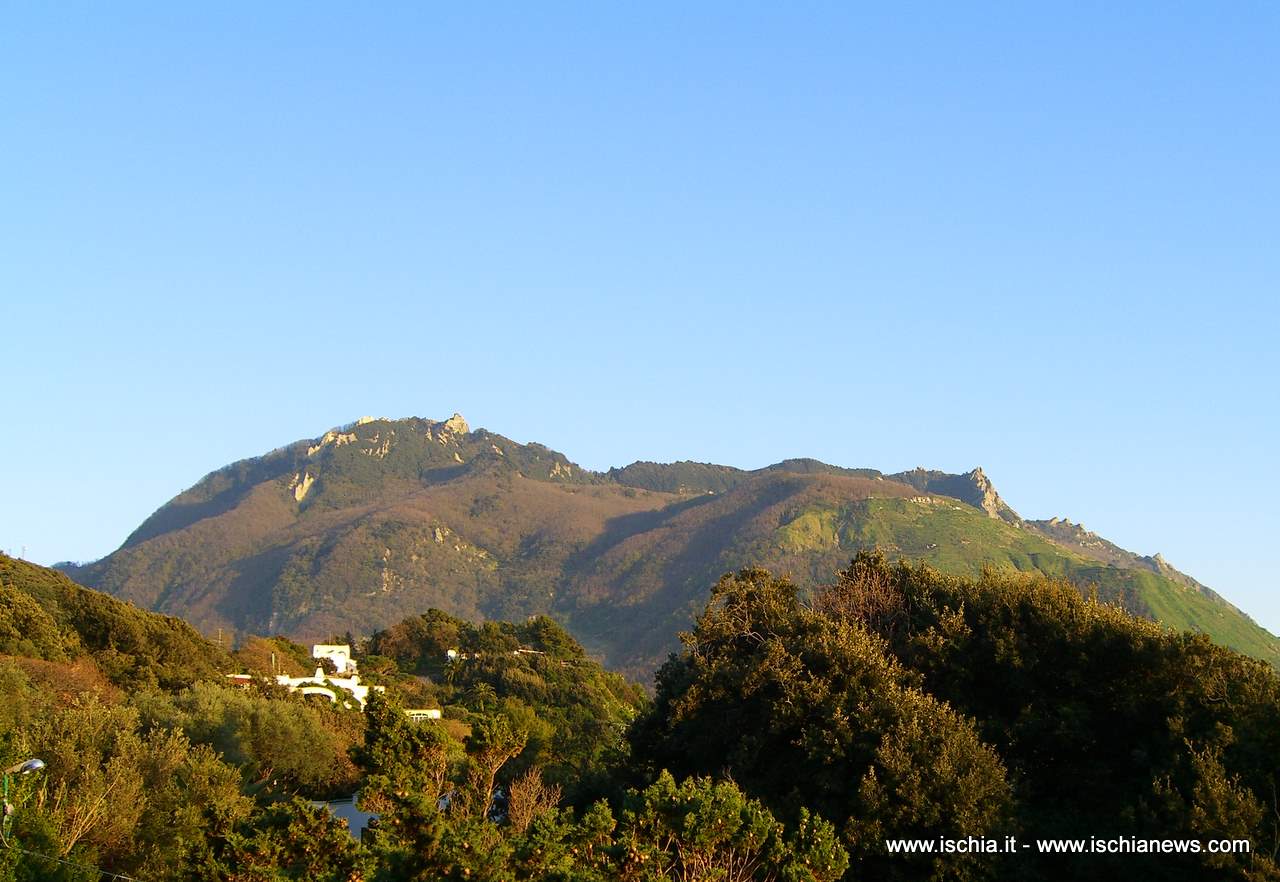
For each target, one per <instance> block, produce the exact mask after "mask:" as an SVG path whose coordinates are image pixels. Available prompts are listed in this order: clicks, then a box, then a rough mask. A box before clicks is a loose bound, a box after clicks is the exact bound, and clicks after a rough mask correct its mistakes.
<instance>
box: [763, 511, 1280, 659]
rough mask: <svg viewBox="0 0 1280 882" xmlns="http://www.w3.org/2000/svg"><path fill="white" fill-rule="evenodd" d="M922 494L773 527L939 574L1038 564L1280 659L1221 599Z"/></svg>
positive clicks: (815, 543)
mask: <svg viewBox="0 0 1280 882" xmlns="http://www.w3.org/2000/svg"><path fill="white" fill-rule="evenodd" d="M928 498H930V499H931V500H933V501H931V502H919V501H912V500H910V499H869V500H866V501H863V502H859V503H854V504H851V505H848V506H845V507H842V508H823V507H814V508H812V509H809V510H806V511H804V512H802V513H800V514H799V515H797V517H795V518H794V519H793V520H791V521H789V522H788V523H786V524H784V525H782V526H780V527H779V528H778V531H777V540H778V544H779V545H780V546H781V547H782V548H784V549H788V550H790V551H793V552H794V551H799V550H805V551H810V552H820V553H830V552H832V551H833V550H836V549H838V551H839V555H840V556H841V557H848V556H849V554H851V553H856V552H857V551H860V550H863V549H870V548H876V547H879V548H881V549H882V550H884V551H885V552H886V553H887V554H889V555H891V556H901V557H905V558H908V559H910V560H913V561H920V562H924V563H928V564H930V565H931V566H934V567H937V568H938V569H940V570H943V571H944V572H950V573H957V574H963V575H970V576H976V575H978V574H979V573H980V572H981V570H982V568H983V567H984V566H996V567H1009V568H1012V569H1016V570H1019V571H1022V572H1041V573H1044V574H1046V575H1049V576H1054V577H1057V578H1062V579H1066V580H1068V581H1070V582H1071V583H1073V584H1074V585H1076V586H1078V587H1079V588H1081V589H1083V590H1086V591H1087V590H1090V589H1092V588H1096V590H1097V591H1098V593H1099V596H1100V597H1102V598H1103V599H1107V600H1113V601H1116V602H1118V603H1120V604H1121V605H1122V606H1124V607H1125V608H1126V609H1128V610H1130V611H1131V612H1136V613H1139V614H1142V615H1146V616H1148V617H1150V618H1153V619H1155V620H1156V621H1158V622H1161V623H1163V624H1165V625H1167V626H1169V627H1171V628H1175V629H1178V630H1188V631H1202V632H1204V633H1205V634H1207V635H1208V636H1209V637H1210V638H1212V639H1213V640H1215V641H1216V642H1218V643H1221V644H1223V645H1224V646H1229V647H1231V648H1233V649H1237V650H1239V651H1241V652H1244V653H1248V654H1249V655H1253V656H1256V657H1258V658H1262V659H1265V660H1267V661H1269V662H1271V663H1272V664H1277V665H1280V644H1278V642H1277V640H1276V638H1275V637H1274V636H1273V635H1271V634H1269V633H1268V632H1267V631H1265V630H1264V629H1263V628H1261V627H1259V626H1258V625H1257V624H1256V623H1254V622H1253V621H1252V620H1251V619H1249V618H1248V617H1247V616H1245V615H1244V614H1243V613H1241V612H1240V611H1239V610H1238V609H1236V608H1235V607H1233V606H1231V605H1230V604H1229V603H1226V602H1225V601H1222V600H1220V599H1217V598H1216V597H1215V596H1213V595H1210V594H1206V593H1205V592H1201V591H1197V590H1195V589H1194V588H1191V587H1189V586H1187V585H1185V584H1181V583H1180V582H1177V581H1174V580H1173V579H1170V578H1168V577H1166V576H1163V575H1159V574H1157V573H1153V572H1148V571H1145V570H1141V569H1134V568H1127V569H1122V568H1119V567H1116V566H1108V565H1105V564H1101V563H1100V562H1098V561H1096V560H1092V559H1090V558H1088V557H1086V556H1084V555H1082V554H1079V553H1076V552H1073V551H1071V550H1069V549H1067V548H1064V547H1062V546H1060V545H1057V544H1055V543H1053V542H1050V541H1048V540H1046V539H1044V538H1042V537H1041V536H1039V535H1037V534H1035V533H1033V532H1030V531H1028V530H1024V529H1019V528H1017V527H1015V526H1012V525H1010V524H1007V523H1005V522H1003V521H1000V520H996V519H994V518H990V517H987V516H985V515H984V514H983V513H982V512H980V511H978V510H977V509H975V508H973V507H971V506H969V505H966V504H964V503H962V502H959V501H957V500H953V499H949V498H946V497H928Z"/></svg>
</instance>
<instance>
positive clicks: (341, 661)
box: [311, 643, 356, 674]
mask: <svg viewBox="0 0 1280 882" xmlns="http://www.w3.org/2000/svg"><path fill="white" fill-rule="evenodd" d="M311 657H312V658H314V659H315V660H316V661H319V660H320V659H322V658H327V659H329V661H331V662H333V669H334V671H335V672H336V673H339V674H354V673H355V672H356V663H355V659H353V658H352V657H351V646H350V645H349V644H346V643H317V644H315V645H314V646H312V647H311Z"/></svg>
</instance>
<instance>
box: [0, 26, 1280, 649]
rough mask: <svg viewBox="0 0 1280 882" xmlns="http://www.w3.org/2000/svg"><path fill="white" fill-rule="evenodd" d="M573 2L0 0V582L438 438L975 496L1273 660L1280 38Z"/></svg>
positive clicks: (597, 460) (1278, 599)
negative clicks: (232, 496)
mask: <svg viewBox="0 0 1280 882" xmlns="http://www.w3.org/2000/svg"><path fill="white" fill-rule="evenodd" d="M1033 5H1034V6H1035V9H1034V10H1032V9H1031V8H1030V7H1031V6H1033ZM604 6H605V5H604V4H581V5H576V6H569V5H565V6H559V5H550V4H511V5H508V6H504V5H488V6H486V8H485V9H484V10H483V11H476V10H470V9H462V8H457V7H456V5H455V6H452V7H449V8H431V7H428V6H427V5H425V4H406V5H403V6H396V5H393V4H381V5H379V7H378V8H376V9H355V8H353V7H350V6H342V5H339V4H332V3H310V4H300V3H299V4H287V3H280V4H250V3H219V4H205V6H204V8H203V9H201V8H197V7H196V5H195V4H159V3H157V4H153V5H151V6H141V5H127V4H111V6H110V8H107V7H104V6H103V5H102V4H96V5H84V6H79V7H77V6H75V5H69V4H60V5H59V6H58V7H56V8H55V7H52V6H48V5H38V4H27V5H23V6H16V5H15V6H11V7H10V8H8V9H7V11H6V22H5V25H4V27H3V28H2V29H0V108H2V111H0V159H2V160H3V161H2V163H0V317H2V318H3V325H2V327H3V337H2V339H3V341H4V345H3V347H2V348H0V356H2V357H3V364H4V368H3V371H2V372H0V377H2V383H3V385H2V387H0V388H2V390H3V395H4V400H5V404H6V412H7V414H8V415H9V418H8V419H7V420H6V426H5V430H4V431H3V432H2V433H0V548H5V549H11V550H12V551H14V552H20V551H21V550H22V549H23V548H24V547H25V549H26V554H27V556H28V557H29V558H30V559H33V560H36V561H38V562H43V563H49V562H53V561H56V560H61V559H77V560H85V559H91V558H95V557H98V556H101V555H103V554H105V553H107V552H109V551H111V550H112V549H113V548H115V547H116V546H117V545H119V543H120V542H121V541H122V540H123V539H124V537H125V536H126V535H127V534H128V533H129V532H130V530H132V529H133V527H135V526H136V525H137V524H138V523H139V522H140V521H141V520H142V519H143V518H144V517H146V515H148V514H149V513H150V512H151V511H153V510H154V509H155V508H157V507H158V506H160V505H161V504H162V503H164V502H165V501H166V500H167V499H168V498H170V497H171V496H173V495H174V494H175V493H177V492H178V491H180V490H182V489H183V488H185V487H187V486H190V485H191V484H193V483H194V482H195V481H197V480H198V479H199V478H200V477H201V476H202V475H204V474H205V473H206V472H208V471H210V470H212V469H214V468H217V467H219V466H221V465H223V464H225V463H227V462H230V461H232V460H235V459H238V458H243V457H246V456H252V455H256V454H259V453H262V452H264V451H266V450H268V449H270V448H273V447H276V446H278V445H280V444H284V443H287V442H290V441H293V440H296V439H298V438H304V437H314V436H316V435H319V434H321V433H322V432H323V431H324V430H325V429H327V428H329V427H331V426H333V425H336V424H339V423H344V422H347V421H349V420H352V419H354V418H355V417H357V416H360V415H363V414H374V415H385V416H408V415H421V416H428V417H434V418H438V419H443V418H444V417H447V416H448V415H449V414H450V413H452V412H453V411H455V410H457V411H461V412H462V413H463V414H464V415H466V417H467V418H468V419H469V420H470V422H471V424H472V425H473V426H485V427H487V428H490V429H492V430H494V431H497V432H501V433H503V434H506V435H509V436H511V437H513V438H516V439H517V440H522V441H523V440H537V441H540V442H543V443H546V444H548V445H550V446H552V447H555V448H557V449H560V450H563V451H564V452H566V453H567V454H568V455H569V456H570V457H571V458H573V459H575V460H576V461H578V462H580V463H582V464H583V465H586V466H589V467H592V468H606V467H608V466H610V465H622V464H625V463H628V462H631V461H633V460H635V459H655V460H671V459H695V460H709V461H715V462H722V463H728V464H732V465H738V466H744V467H756V466H761V465H764V464H767V463H769V462H773V461H776V460H779V459H783V458H785V457H789V456H814V457H818V458H821V459H824V460H826V461H829V462H833V463H838V464H841V465H848V466H872V467H876V468H880V469H884V470H886V471H892V470H898V469H903V468H910V467H913V466H916V465H925V466H927V467H934V468H942V469H947V470H951V471H960V470H967V469H970V468H972V467H973V466H975V465H982V466H983V467H984V468H985V470H986V471H987V473H988V474H989V475H990V476H991V477H992V479H993V480H994V481H995V483H996V486H997V487H998V488H999V489H1000V491H1001V493H1002V494H1003V495H1004V497H1005V498H1006V499H1007V500H1008V501H1009V502H1010V503H1011V504H1012V505H1013V506H1014V507H1015V508H1016V509H1018V510H1019V511H1020V512H1021V513H1022V514H1023V515H1024V516H1027V517H1049V516H1054V515H1057V516H1067V517H1070V518H1071V519H1073V520H1077V521H1083V522H1084V523H1085V525H1086V526H1088V527H1089V528H1091V529H1094V530H1096V531H1098V532H1099V533H1101V534H1102V535H1104V536H1106V537H1108V538H1110V539H1112V540H1113V541H1116V542H1118V543H1120V544H1121V545H1124V546H1126V547H1128V548H1131V549H1133V550H1136V551H1140V552H1143V553H1154V552H1156V551H1160V552H1163V553H1164V555H1165V556H1166V558H1168V559H1169V561H1170V562H1172V563H1173V564H1174V565H1175V566H1178V567H1180V568H1183V569H1185V570H1186V571H1188V572H1190V573H1191V574H1193V575H1195V576H1196V577H1197V578H1199V579H1201V580H1202V581H1204V582H1206V583H1207V584H1209V585H1211V586H1213V587H1214V588H1216V589H1218V590H1219V591H1221V592H1222V593H1224V594H1225V595H1226V596H1227V597H1229V598H1230V599H1232V600H1233V601H1234V602H1236V603H1237V604H1238V605H1240V606H1242V607H1243V608H1244V609H1245V610H1246V611H1247V612H1250V613H1251V614H1253V615H1254V616H1255V618H1257V619H1258V620H1259V621H1260V622H1261V623H1262V624H1264V625H1266V626H1267V627H1269V628H1271V629H1272V630H1273V631H1280V593H1278V592H1277V591H1276V590H1275V589H1276V587H1277V585H1276V582H1277V579H1276V575H1275V573H1276V561H1275V555H1274V537H1275V536H1276V534H1277V531H1278V530H1280V515H1277V506H1276V504H1275V502H1274V501H1273V499H1272V495H1273V494H1272V492H1271V487H1270V486H1269V482H1268V481H1267V479H1266V476H1267V475H1268V474H1269V473H1270V471H1271V468H1272V461H1273V459H1274V457H1275V453H1276V450H1277V447H1278V444H1277V442H1278V441H1280V431H1278V430H1280V418H1278V417H1277V412H1278V410H1280V408H1277V404H1280V402H1278V401H1277V397H1278V396H1277V391H1276V380H1277V378H1278V377H1280V356H1277V346H1276V341H1275V334H1276V330H1277V324H1278V322H1277V319H1278V318H1280V315H1278V310H1277V306H1276V304H1275V300H1276V294H1277V292H1278V291H1280V284H1278V282H1280V249H1277V247H1276V242H1277V240H1278V235H1277V234H1278V233H1280V218H1278V217H1277V213H1278V212H1280V208H1278V207H1280V160H1278V159H1277V157H1280V117H1278V115H1277V114H1276V113H1275V108H1276V106H1277V99H1278V98H1280V95H1278V94H1277V93H1278V87H1280V69H1278V68H1277V65H1276V64H1275V63H1274V58H1275V46H1276V40H1277V37H1278V36H1280V27H1278V26H1280V11H1278V10H1277V7H1275V6H1274V5H1266V4H1256V5H1251V4H1246V3H1239V4H1230V5H1229V6H1226V7H1224V6H1222V5H1219V4H1202V5H1199V6H1196V5H1189V4H1187V5H1174V4H1147V5H1144V4H1125V8H1124V9H1117V8H1116V5H1115V4H1101V3H1098V4H1088V3H1083V4H1082V3H1072V4H1062V5H1060V6H1057V7H1054V6H1051V5H1047V4H1025V5H1023V6H1022V8H1017V7H1011V6H1003V5H991V6H981V5H972V4H971V5H967V6H966V7H965V8H964V9H960V8H958V6H957V5H955V4H916V5H914V6H913V7H912V8H911V9H910V10H908V11H902V10H891V9H890V8H889V7H888V6H887V5H881V6H878V7H875V8H870V7H868V8H862V9H859V8H850V6H849V5H847V4H830V5H825V4H815V5H808V4H776V5H772V6H769V5H757V4H742V3H735V4H700V5H698V6H697V7H696V8H694V9H691V8H689V6H690V5H689V4H671V5H666V6H664V5H661V4H634V5H631V6H628V7H623V6H621V5H615V6H613V8H602V7H604Z"/></svg>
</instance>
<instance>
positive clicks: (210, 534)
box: [62, 414, 1280, 674]
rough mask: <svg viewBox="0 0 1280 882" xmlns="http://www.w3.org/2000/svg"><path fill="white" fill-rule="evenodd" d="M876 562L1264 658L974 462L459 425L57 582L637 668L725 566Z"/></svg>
mask: <svg viewBox="0 0 1280 882" xmlns="http://www.w3.org/2000/svg"><path fill="white" fill-rule="evenodd" d="M871 547H879V548H881V549H883V550H884V551H885V552H886V553H887V554H889V555H890V556H891V557H896V556H902V557H906V558H909V559H912V560H917V561H923V562H926V563H929V564H931V565H933V566H936V567H938V568H939V569H942V570H944V571H950V572H955V573H960V574H968V575H976V574H977V573H978V572H979V571H980V570H981V569H982V567H983V566H985V565H995V566H1004V567H1012V568H1015V569H1018V570H1025V571H1040V572H1043V573H1045V574H1048V575H1050V576H1054V577H1059V578H1062V579H1066V580H1069V581H1071V582H1072V583H1073V584H1075V585H1077V586H1078V587H1079V588H1080V589H1081V590H1083V591H1092V590H1096V591H1097V592H1098V594H1099V596H1101V597H1103V598H1107V599H1112V600H1115V601H1117V602H1119V603H1120V604H1122V605H1123V606H1124V607H1125V608H1127V609H1129V610H1130V611H1133V612H1136V613H1138V614H1141V615H1144V616H1147V617H1149V618H1154V619H1156V620H1158V621H1161V622H1163V623H1165V624H1167V625H1169V626H1171V627H1173V628H1178V629H1192V630H1199V631H1203V632H1205V633H1206V634H1208V635H1209V636H1210V637H1212V638H1213V639H1214V640H1217V641H1219V642H1221V643H1223V644H1225V645H1227V646H1231V647H1233V648H1236V649H1239V650H1241V651H1243V652H1246V653H1249V654H1252V655H1255V656H1257V657H1260V658H1263V659H1266V660H1268V661H1270V662H1272V663H1275V664H1280V641H1277V639H1276V638H1275V637H1273V636H1272V635H1271V634H1269V633H1267V632H1266V631H1264V630H1263V629H1262V628H1260V627H1259V626H1258V625H1256V624H1255V623H1254V622H1253V621H1252V620H1250V619H1249V618H1248V617H1247V616H1246V615H1244V614H1243V613H1242V612H1240V611H1239V610H1238V609H1236V608H1235V607H1233V606H1232V605H1231V604H1229V603H1228V602H1226V601H1225V600H1223V599H1222V598H1221V597H1219V596H1218V595H1216V594H1215V593H1214V592H1212V591H1210V590H1209V589H1207V588H1206V587H1205V586H1203V585H1201V584H1200V583H1199V582H1197V581H1195V580H1194V579H1192V578H1190V577H1189V576H1186V575H1184V574H1182V573H1179V572H1178V571H1177V570H1175V569H1173V568H1172V567H1170V566H1169V565H1168V564H1166V563H1165V562H1164V561H1163V560H1162V559H1161V558H1159V557H1158V556H1156V557H1150V558H1149V557H1142V556H1139V555H1137V554H1133V553H1131V552H1128V551H1125V550H1124V549H1121V548H1119V547H1118V546H1115V545H1114V544H1112V543H1110V542H1107V541H1106V540H1104V539H1101V538H1100V537H1097V536H1095V535H1094V534H1092V533H1089V532H1087V531H1085V530H1084V528H1083V527H1080V526H1079V525H1074V524H1071V523H1070V522H1069V521H1062V520H1058V519H1053V520H1048V521H1035V520H1025V519H1023V518H1022V517H1020V516H1019V515H1018V514H1017V512H1015V511H1014V510H1013V508H1011V507H1010V506H1009V505H1008V504H1007V503H1006V502H1005V501H1004V500H1003V499H1002V498H1001V497H1000V495H999V493H997V492H996V489H995V487H994V486H993V485H992V483H991V481H990V480H989V479H988V477H987V476H986V475H985V474H984V473H983V472H982V470H981V469H974V470H973V471H971V472H968V473H967V474H961V475H954V474H947V473H944V472H938V471H929V470H925V469H914V470H911V471H908V472H901V473H898V474H882V473H881V472H879V471H876V470H875V469H848V468H840V467H837V466H832V465H827V464H826V463H822V462H818V461H817V460H812V459H792V460H786V461H784V462H780V463H777V464H775V465H772V466H768V467H765V468H762V469H757V470H754V471H746V470H742V469H736V468H732V467H729V466H721V465H712V464H706V463H694V462H677V463H669V464H660V463H652V462H637V463H633V464H631V465H629V466H626V467H623V468H615V469H610V470H609V471H608V472H605V473H599V472H593V471H589V470H586V469H583V468H582V467H580V466H578V465H576V464H575V463H573V462H571V461H570V460H569V459H568V458H567V457H565V456H564V455H563V454H561V453H558V452H556V451H553V450H550V449H548V448H546V447H544V446H542V445H539V444H520V443H517V442H515V441H512V440H511V439H509V438H505V437H503V436H501V435H497V434H494V433H492V432H488V431H486V430H484V429H478V430H475V431H472V430H471V428H470V427H469V426H468V425H467V423H466V421H465V420H464V419H463V418H462V417H461V416H459V415H457V414H455V415H454V416H453V417H451V418H450V419H448V420H444V421H432V420H427V419H419V418H411V419H402V420H388V419H372V418H362V419H360V420H357V421H356V422H355V423H352V424H349V425H346V426H342V427H340V428H337V429H333V430H331V431H329V432H326V433H325V434H324V435H323V436H321V437H319V438H315V439H310V440H303V441H298V442H295V443H294V444H290V445H288V446H286V447H282V448H278V449H277V450H274V451H271V452H270V453H268V454H266V455H264V456H261V457H258V458H255V459H249V460H244V461H242V462H237V463H233V464H232V465H229V466H226V467H225V468H222V469H219V470H218V471H216V472H213V473H211V474H210V475H208V476H206V477H205V478H203V479H202V480H201V481H200V482H198V483H197V484H196V485H195V486H194V487H192V488H190V489H189V490H186V491H184V492H183V493H180V494H179V495H178V496H177V497H175V498H174V499H173V500H171V501H170V502H169V503H167V504H166V505H164V506H163V507H162V508H160V509H159V510H158V511H157V512H156V513H155V514H153V515H152V516H151V517H149V518H147V520H146V521H144V522H143V523H142V524H141V525H140V526H139V527H138V528H137V529H136V530H135V531H134V532H133V533H132V535H130V536H129V538H128V539H127V540H126V541H125V543H124V545H123V546H121V548H120V549H118V550H117V551H115V552H114V553H112V554H111V555H109V556H107V557H105V558H103V559H102V560H100V561H97V562H94V563H91V564H87V565H72V564H64V565H62V569H64V570H65V571H66V572H67V573H68V574H70V575H71V576H72V577H73V578H75V579H76V580H77V581H79V582H81V583H83V584H85V585H89V586H91V587H94V588H98V589H101V590H103V591H106V592H109V593H111V594H113V595H115V596H117V597H121V598H124V599H126V600H129V601H132V602H133V603H135V604H138V605H140V606H143V607H146V608H148V609H152V610H156V611H159V612H163V613H167V614H169V615H176V616H181V617H183V618H185V619H186V620H187V621H189V622H192V623H193V624H195V625H196V626H197V627H199V628H200V629H202V630H203V631H205V632H206V633H211V632H212V630H213V629H215V628H222V629H225V630H227V631H232V632H239V633H246V632H256V633H283V634H286V635H289V636H291V637H294V638H297V639H300V640H309V639H323V638H326V637H328V636H329V635H331V634H335V633H342V632H344V631H347V630H350V631H352V632H354V633H369V632H371V631H373V630H375V629H378V628H385V627H388V626H389V625H391V624H393V623H395V622H398V621H400V620H402V619H404V618H405V617H407V616H410V615H415V614H418V613H421V612H423V611H425V610H427V609H430V608H438V609H442V610H446V611H448V612H449V613H451V614H453V615H458V616H462V617H465V618H472V619H478V618H500V619H508V620H517V621H518V620H521V619H523V618H525V617H528V616H530V615H534V614H542V613H546V614H549V615H552V616H554V617H555V618H557V619H559V620H561V621H564V622H566V623H567V624H568V627H569V628H570V630H571V631H572V632H573V633H574V634H575V636H577V637H578V638H579V639H581V640H582V641H583V642H584V644H585V645H586V646H587V647H588V649H589V650H590V651H592V652H593V653H597V654H599V655H600V656H602V657H603V658H605V660H606V661H607V662H608V663H609V664H610V665H611V666H613V667H615V668H619V669H622V670H625V671H628V672H631V673H637V674H639V673H647V672H648V671H650V670H652V669H653V667H655V666H656V664H657V663H658V662H659V661H661V659H662V658H663V657H665V655H666V653H667V652H668V651H669V650H671V649H672V648H674V646H675V645H676V644H675V635H676V633H677V632H678V631H680V630H682V629H684V628H686V627H687V626H688V625H689V623H690V621H691V620H692V616H693V614H694V613H695V611H696V610H698V609H700V608H701V606H702V604H703V603H704V602H705V599H706V592H707V590H708V587H709V586H710V585H711V584H712V583H713V582H714V581H715V580H716V578H718V577H719V576H720V575H721V574H722V573H724V572H726V571H729V570H733V569H736V568H738V567H740V566H743V565H746V564H759V565H762V566H766V567H769V568H770V569H772V570H774V571H776V572H783V573H790V574H791V576H792V577H793V578H794V579H795V580H796V581H797V582H799V583H800V584H801V586H802V587H806V588H809V587H812V586H814V585H817V584H821V583H825V582H828V581H830V579H831V578H832V577H833V574H834V573H835V571H836V570H837V569H838V568H839V567H841V566H844V565H845V564H847V563H848V561H849V559H850V558H851V557H852V556H853V555H854V554H855V553H856V552H857V551H859V550H862V549H867V548H871Z"/></svg>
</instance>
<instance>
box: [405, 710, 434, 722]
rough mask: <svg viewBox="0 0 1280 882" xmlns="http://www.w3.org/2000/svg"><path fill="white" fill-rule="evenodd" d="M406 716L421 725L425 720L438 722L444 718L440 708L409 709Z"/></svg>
mask: <svg viewBox="0 0 1280 882" xmlns="http://www.w3.org/2000/svg"><path fill="white" fill-rule="evenodd" d="M404 715H405V716H406V717H408V718H409V719H411V720H413V721H414V722H415V723H421V722H422V721H423V720H438V719H440V718H441V717H442V716H443V714H442V712H441V710H440V708H438V707H422V708H408V709H406V710H405V712H404Z"/></svg>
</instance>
